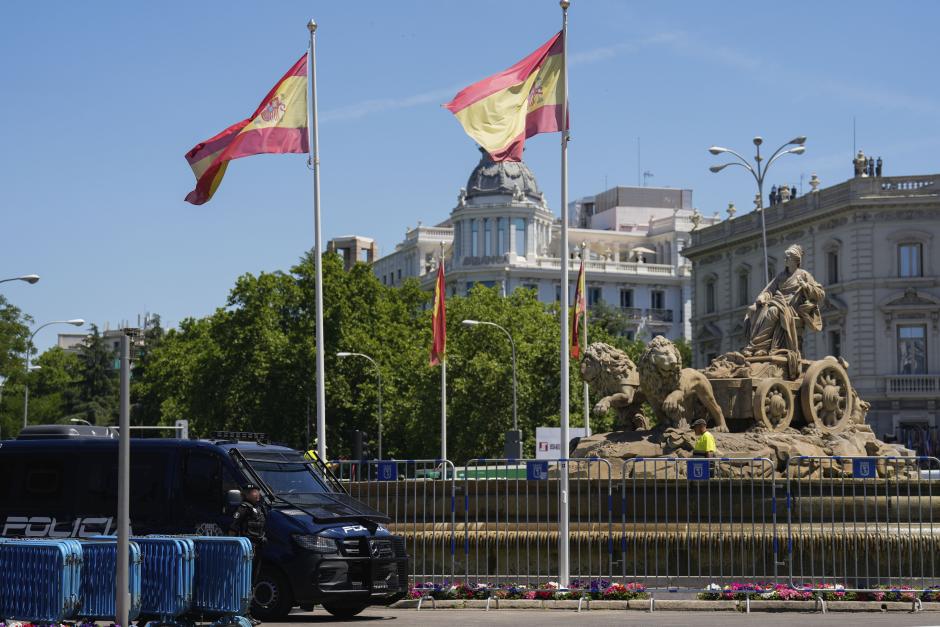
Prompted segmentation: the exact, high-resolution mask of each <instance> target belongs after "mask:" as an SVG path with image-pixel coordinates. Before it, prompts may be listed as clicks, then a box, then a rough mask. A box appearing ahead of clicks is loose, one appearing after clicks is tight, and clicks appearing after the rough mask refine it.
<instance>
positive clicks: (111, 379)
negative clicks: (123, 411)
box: [63, 325, 119, 425]
mask: <svg viewBox="0 0 940 627" xmlns="http://www.w3.org/2000/svg"><path fill="white" fill-rule="evenodd" d="M115 357H116V356H115V353H114V351H113V350H112V349H111V347H110V346H108V344H107V342H105V340H104V338H103V337H102V336H101V334H100V333H99V332H98V327H97V326H95V325H91V333H90V334H89V335H88V336H87V337H86V338H85V340H84V342H82V345H81V347H80V348H79V350H78V362H79V370H78V372H79V377H78V382H77V385H78V399H77V402H76V403H75V405H74V407H73V410H74V411H73V412H72V413H71V414H69V415H66V416H64V417H63V420H69V419H71V418H79V419H82V420H87V421H88V422H90V423H92V424H97V425H110V424H115V423H116V422H117V418H118V401H119V399H118V376H117V375H118V371H117V370H116V369H115V367H114V360H115Z"/></svg>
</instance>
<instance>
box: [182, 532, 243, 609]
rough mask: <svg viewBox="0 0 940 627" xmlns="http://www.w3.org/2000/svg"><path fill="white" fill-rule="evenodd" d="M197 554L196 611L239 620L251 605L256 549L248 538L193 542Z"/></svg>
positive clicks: (193, 539) (212, 538)
mask: <svg viewBox="0 0 940 627" xmlns="http://www.w3.org/2000/svg"><path fill="white" fill-rule="evenodd" d="M191 539H192V541H193V544H194V546H195V550H196V557H197V559H196V568H195V574H194V582H193V604H192V609H193V611H195V612H197V613H199V614H202V615H205V616H237V615H242V614H245V613H247V612H248V607H249V605H250V604H251V592H252V585H251V584H252V580H251V575H252V573H251V557H252V547H251V541H249V540H248V538H231V537H221V536H219V537H196V538H191Z"/></svg>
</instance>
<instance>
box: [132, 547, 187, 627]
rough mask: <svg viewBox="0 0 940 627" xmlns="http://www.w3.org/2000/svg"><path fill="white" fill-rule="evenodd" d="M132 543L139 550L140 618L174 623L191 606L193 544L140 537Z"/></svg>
mask: <svg viewBox="0 0 940 627" xmlns="http://www.w3.org/2000/svg"><path fill="white" fill-rule="evenodd" d="M133 540H134V542H136V543H137V544H138V545H139V546H140V554H141V558H142V559H143V564H142V567H141V588H142V595H141V607H140V615H141V616H142V617H145V618H148V619H157V620H159V621H161V622H164V623H168V622H174V621H175V620H176V619H177V618H178V617H180V616H182V615H183V614H185V613H186V612H188V611H189V609H190V607H191V605H192V599H193V571H194V566H193V561H194V559H195V548H194V544H193V540H192V539H191V538H175V537H170V536H161V537H157V536H143V537H139V538H133Z"/></svg>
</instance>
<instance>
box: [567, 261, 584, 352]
mask: <svg viewBox="0 0 940 627" xmlns="http://www.w3.org/2000/svg"><path fill="white" fill-rule="evenodd" d="M585 287H586V286H585V282H584V258H583V257H582V258H581V269H580V270H579V271H578V284H577V287H575V290H574V317H573V320H572V323H571V324H572V327H573V328H572V330H571V357H572V358H573V359H577V358H578V357H580V356H581V338H580V337H579V335H578V329H579V328H580V321H581V316H583V315H584V314H586V313H587V297H586V295H585Z"/></svg>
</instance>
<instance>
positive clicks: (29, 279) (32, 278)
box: [0, 274, 39, 285]
mask: <svg viewBox="0 0 940 627" xmlns="http://www.w3.org/2000/svg"><path fill="white" fill-rule="evenodd" d="M38 280H39V275H38V274H24V275H23V276H15V277H11V278H9V279H0V283H6V282H7V281H25V282H26V283H29V284H30V285H32V284H33V283H35V282H36V281H38Z"/></svg>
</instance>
